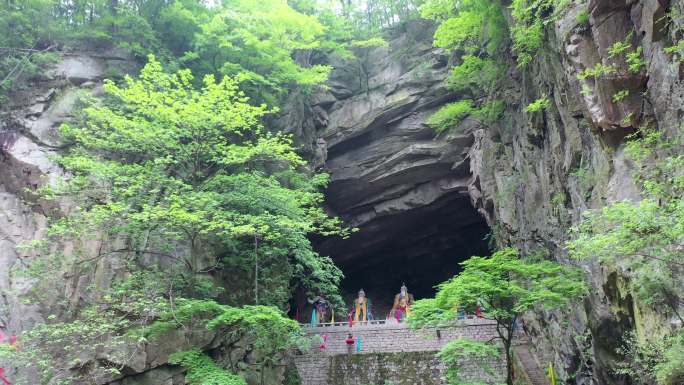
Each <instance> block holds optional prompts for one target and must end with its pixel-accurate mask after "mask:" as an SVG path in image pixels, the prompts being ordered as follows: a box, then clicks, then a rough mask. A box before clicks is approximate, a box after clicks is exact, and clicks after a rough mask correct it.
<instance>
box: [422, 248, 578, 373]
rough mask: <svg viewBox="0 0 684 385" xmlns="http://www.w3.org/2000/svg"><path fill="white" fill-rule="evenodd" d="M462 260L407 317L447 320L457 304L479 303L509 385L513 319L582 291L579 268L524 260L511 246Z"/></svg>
mask: <svg viewBox="0 0 684 385" xmlns="http://www.w3.org/2000/svg"><path fill="white" fill-rule="evenodd" d="M461 265H462V266H463V270H462V272H461V273H459V274H458V275H457V276H455V277H453V278H452V279H450V280H448V281H446V282H443V283H441V284H439V285H438V286H437V295H436V296H435V298H430V299H423V300H419V301H416V303H415V304H414V306H413V307H412V308H411V316H410V317H409V322H410V324H411V325H412V326H413V327H424V326H439V325H445V324H449V323H452V322H453V321H455V320H456V319H457V317H458V312H459V310H460V309H461V308H464V309H466V310H469V311H474V310H475V308H476V307H477V306H482V307H483V308H484V309H485V318H487V319H491V320H493V321H495V322H496V325H497V327H496V329H497V335H498V339H499V340H500V341H501V342H502V345H503V351H504V354H505V357H506V361H507V383H508V385H512V384H513V368H512V358H511V346H512V340H513V338H514V334H513V330H514V324H515V322H516V320H517V319H518V317H520V315H522V314H523V313H524V312H526V311H528V310H531V309H533V308H535V307H543V308H545V309H557V308H560V307H561V306H563V305H565V304H567V303H568V302H569V301H571V300H573V299H575V298H578V297H580V296H582V295H583V294H584V293H585V291H586V286H585V283H584V281H583V277H582V273H581V271H580V270H578V269H575V268H572V267H569V266H565V265H562V264H559V263H556V262H552V261H531V260H526V259H522V258H520V257H519V255H518V252H517V251H516V250H514V249H511V248H508V249H503V250H499V251H497V252H495V253H494V254H493V255H492V256H491V257H471V258H469V259H468V260H466V261H465V262H463V263H461ZM450 349H455V351H457V352H462V351H465V352H466V353H468V352H469V353H473V354H474V353H476V352H479V353H478V354H480V353H481V354H485V353H487V354H489V352H490V350H491V349H490V348H488V347H486V344H484V343H480V342H472V341H471V342H468V343H465V342H463V343H459V344H458V345H455V346H452V347H451V348H450ZM466 353H463V354H466ZM445 354H446V353H445ZM453 354H455V353H454V352H452V353H449V355H448V356H449V357H452V356H453ZM459 354H460V353H459ZM455 357H457V356H455ZM454 383H455V384H456V383H458V382H454Z"/></svg>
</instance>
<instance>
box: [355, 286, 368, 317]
mask: <svg viewBox="0 0 684 385" xmlns="http://www.w3.org/2000/svg"><path fill="white" fill-rule="evenodd" d="M367 312H368V298H366V293H365V292H364V291H363V289H361V290H359V296H358V297H357V298H356V299H355V300H354V322H359V319H360V320H361V321H364V322H365V321H368V317H367ZM362 314H363V316H361V315H362Z"/></svg>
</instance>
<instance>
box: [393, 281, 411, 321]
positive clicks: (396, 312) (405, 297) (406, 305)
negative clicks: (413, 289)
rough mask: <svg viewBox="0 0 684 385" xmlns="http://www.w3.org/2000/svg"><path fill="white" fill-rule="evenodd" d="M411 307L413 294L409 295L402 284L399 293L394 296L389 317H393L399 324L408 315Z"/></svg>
mask: <svg viewBox="0 0 684 385" xmlns="http://www.w3.org/2000/svg"><path fill="white" fill-rule="evenodd" d="M411 306H413V294H411V293H409V292H408V289H407V288H406V285H404V284H402V285H401V289H400V290H399V293H398V294H397V295H395V296H394V304H393V305H392V310H391V311H390V317H395V318H396V319H397V321H398V322H401V321H402V320H403V319H404V317H406V316H407V315H409V312H410V311H411Z"/></svg>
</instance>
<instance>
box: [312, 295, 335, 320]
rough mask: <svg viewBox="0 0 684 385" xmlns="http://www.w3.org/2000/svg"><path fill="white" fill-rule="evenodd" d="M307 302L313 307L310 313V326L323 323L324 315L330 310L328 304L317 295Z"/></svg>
mask: <svg viewBox="0 0 684 385" xmlns="http://www.w3.org/2000/svg"><path fill="white" fill-rule="evenodd" d="M308 301H309V303H310V304H312V305H313V310H312V312H311V324H312V325H316V324H322V323H324V322H325V318H326V314H327V313H328V309H329V308H330V303H329V302H328V301H326V299H325V298H323V297H322V296H320V295H317V296H316V297H314V299H310V300H308Z"/></svg>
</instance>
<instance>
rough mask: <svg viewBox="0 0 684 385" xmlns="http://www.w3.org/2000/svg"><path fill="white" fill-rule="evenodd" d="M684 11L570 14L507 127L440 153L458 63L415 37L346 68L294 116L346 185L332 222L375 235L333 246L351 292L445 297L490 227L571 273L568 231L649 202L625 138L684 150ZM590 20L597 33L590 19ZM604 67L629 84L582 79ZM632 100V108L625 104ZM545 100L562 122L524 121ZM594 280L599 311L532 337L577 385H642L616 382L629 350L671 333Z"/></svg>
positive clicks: (551, 324)
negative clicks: (446, 282) (633, 343)
mask: <svg viewBox="0 0 684 385" xmlns="http://www.w3.org/2000/svg"><path fill="white" fill-rule="evenodd" d="M683 4H684V3H682V2H681V1H672V2H667V1H657V0H642V1H627V0H614V1H594V0H591V1H589V2H588V4H572V5H570V6H569V7H567V8H565V9H564V10H563V11H562V12H561V13H560V15H559V17H558V18H557V19H555V20H554V22H553V23H550V24H549V25H548V26H547V27H546V30H545V31H546V33H547V36H548V41H547V43H546V45H545V46H544V48H543V49H542V50H541V51H540V52H539V55H538V57H537V58H536V60H534V61H533V62H532V63H531V64H530V65H529V66H528V67H526V68H525V69H519V68H516V66H515V63H514V61H513V59H512V58H511V59H510V61H509V64H510V65H509V68H510V69H509V72H508V74H507V80H506V86H505V87H504V89H502V90H501V91H500V93H499V95H498V97H499V98H500V99H502V100H505V101H506V103H507V109H506V112H505V114H504V117H503V118H502V119H501V121H499V122H498V123H496V124H493V125H490V126H484V125H481V124H479V123H477V122H475V121H473V120H468V119H466V120H465V121H464V122H463V123H461V126H460V127H457V128H455V129H454V130H453V131H452V132H458V133H461V134H449V135H445V136H442V137H437V138H434V134H433V133H432V130H431V129H429V128H428V127H427V125H426V124H425V122H426V119H427V117H428V116H429V115H430V113H432V112H433V111H434V110H435V109H436V107H438V106H439V105H440V104H443V103H445V102H447V101H449V100H451V99H452V98H456V97H457V95H451V94H449V93H448V92H447V91H446V90H445V89H444V88H443V87H444V86H443V83H442V80H443V79H444V76H445V70H446V68H445V66H446V64H447V62H448V59H449V58H448V57H445V56H444V53H443V52H441V51H440V50H437V49H434V48H431V47H430V45H429V43H430V36H429V35H430V32H431V29H430V28H429V27H427V26H426V25H425V24H420V23H410V24H409V25H407V26H406V27H405V29H406V31H404V32H405V34H404V33H400V34H399V36H394V37H392V38H391V39H390V44H389V46H388V47H377V48H373V49H369V50H368V51H367V52H362V54H361V55H359V57H360V59H359V62H356V63H345V64H343V65H338V66H337V69H336V70H335V71H334V72H333V75H332V79H331V81H330V91H329V92H327V93H324V94H320V95H316V97H315V98H314V100H313V101H312V102H311V103H310V105H309V106H308V109H307V108H299V109H290V110H289V111H290V115H288V116H287V117H288V119H287V122H288V123H289V126H288V127H289V128H291V129H292V130H293V131H294V132H297V133H298V135H299V137H300V138H303V139H304V143H305V145H308V147H309V148H310V149H311V152H312V154H313V155H314V156H315V157H316V159H317V163H318V164H319V165H322V166H323V167H324V168H325V169H326V170H327V171H328V172H330V174H331V183H330V186H329V188H328V193H327V195H328V202H329V205H330V208H331V210H332V211H333V212H334V213H336V214H338V215H340V216H341V217H342V218H344V219H345V220H347V221H348V222H349V223H350V224H352V225H354V226H357V227H358V228H359V229H360V231H359V232H358V233H356V234H355V235H353V236H352V237H351V238H350V239H349V240H322V241H320V242H319V243H318V245H319V250H320V251H321V252H323V253H327V254H330V255H332V256H333V257H334V258H335V260H336V261H338V262H339V263H340V264H341V265H342V266H343V268H344V270H345V272H346V274H347V275H348V277H349V278H348V279H347V281H346V289H347V290H348V291H353V290H356V289H358V288H359V287H361V286H364V285H365V286H374V287H375V288H378V289H379V290H376V293H378V294H382V295H384V294H385V291H387V290H390V289H389V287H391V285H398V283H399V281H401V280H405V281H409V282H410V283H411V284H413V285H414V286H416V287H418V288H419V291H420V294H427V293H429V290H428V289H429V288H425V287H421V285H420V283H419V282H423V283H425V282H429V284H430V285H432V284H434V283H435V282H438V281H440V280H441V279H442V278H443V277H444V276H445V275H449V274H450V273H453V272H454V271H455V270H456V268H455V267H454V266H455V263H456V262H457V261H458V260H459V259H461V258H463V257H465V256H467V255H472V254H478V253H479V252H481V251H482V249H483V248H484V245H483V244H482V243H481V242H479V240H480V239H482V237H483V235H484V234H486V233H487V232H488V231H489V230H488V229H487V228H486V227H485V226H484V225H483V223H482V221H481V219H484V220H485V221H486V223H487V225H488V226H490V228H491V229H492V233H493V235H494V236H495V237H496V239H497V240H498V241H499V244H501V245H512V246H516V247H518V248H520V249H521V250H522V251H523V252H525V253H543V254H546V255H550V256H551V257H553V258H556V259H559V260H566V251H565V250H564V244H565V242H566V241H567V239H568V230H569V228H570V227H571V226H572V225H573V224H576V223H578V222H579V220H580V219H581V214H582V212H583V211H585V210H587V209H591V208H600V207H602V206H604V205H605V204H607V203H610V202H614V201H620V200H625V199H628V200H638V199H640V195H639V190H638V188H637V187H636V186H635V183H634V181H633V177H632V172H633V168H634V165H633V164H632V163H631V161H630V160H629V159H627V158H626V156H625V155H624V150H623V148H624V138H625V136H626V135H628V134H630V133H633V132H634V131H635V130H636V128H637V127H640V126H643V125H645V124H651V125H653V126H655V127H657V128H658V129H659V130H661V131H663V132H667V133H668V134H669V135H670V136H672V137H679V138H681V137H682V127H681V122H682V116H683V115H684V99H683V97H684V85H683V84H682V75H683V72H684V71H683V70H682V65H681V63H678V62H675V61H673V58H672V57H671V56H669V55H666V54H665V53H664V50H663V48H664V47H666V46H668V45H672V43H673V41H676V40H677V39H679V38H681V36H680V35H681V33H680V32H679V31H680V28H681V27H682V26H681V25H678V24H677V23H678V22H681V20H679V21H677V20H678V19H677V18H674V21H673V22H671V23H669V24H668V23H666V22H665V20H667V19H666V18H664V17H663V16H664V15H665V14H666V13H667V12H672V13H673V14H675V15H677V14H681V12H682V7H683ZM587 11H588V14H589V22H588V23H585V22H582V21H581V19H582V18H581V17H578V15H580V14H581V13H584V12H587ZM616 42H628V43H630V44H631V45H632V47H634V48H633V49H637V47H641V49H642V50H643V60H644V61H645V63H644V66H643V67H642V68H640V69H639V70H637V71H629V70H628V69H627V67H628V66H627V63H626V62H625V61H624V59H620V58H616V57H611V55H610V54H609V52H608V50H609V48H610V47H611V46H612V45H613V44H614V43H616ZM597 64H603V65H614V66H615V67H616V68H618V70H617V72H615V73H611V74H608V75H606V76H599V77H596V78H591V77H590V78H586V79H584V80H579V79H578V75H579V74H580V73H581V72H582V71H584V70H586V69H588V68H594V67H595V66H596V65H597ZM622 90H627V91H628V94H627V97H625V98H623V99H622V100H617V101H616V100H614V99H613V95H615V94H616V93H617V92H619V91H622ZM545 96H546V97H548V98H549V99H550V101H551V102H552V106H551V107H550V108H548V109H547V110H546V111H543V112H539V113H527V112H525V111H524V107H525V106H527V105H528V104H529V103H531V102H533V101H535V100H537V99H538V98H542V97H545ZM293 111H298V114H294V113H293ZM296 116H299V117H300V118H301V117H304V118H305V119H303V120H302V119H300V120H298V119H296V118H295V117H296ZM306 118H308V120H307V119H306ZM307 140H308V142H307ZM470 205H472V206H473V207H475V208H476V210H477V213H478V214H479V215H476V212H475V211H473V210H472V209H471V208H470V207H469V206H470ZM570 263H572V262H570ZM582 266H583V268H584V269H585V270H586V271H587V272H588V273H589V277H590V279H591V281H592V285H593V289H592V294H591V295H590V296H589V298H588V299H587V300H586V301H585V302H584V303H583V304H577V306H576V308H575V309H571V310H569V311H564V312H559V313H548V314H547V313H538V314H530V315H529V316H528V317H526V319H525V323H524V324H525V325H524V327H525V330H526V331H527V332H528V333H529V334H530V335H531V336H532V337H533V338H534V339H535V342H536V344H535V345H536V346H538V347H539V349H538V351H537V354H538V355H539V357H540V359H541V360H542V361H544V362H548V361H555V362H556V364H557V365H556V367H557V368H560V371H561V372H562V373H560V375H561V378H564V379H569V378H574V379H575V381H576V382H577V383H578V384H622V383H627V382H625V381H627V380H625V379H623V378H621V377H619V376H616V375H615V374H614V371H613V368H614V365H615V362H616V361H617V360H618V359H619V357H617V355H616V353H615V349H616V347H617V346H618V344H619V341H620V339H621V338H622V335H623V334H624V333H625V332H627V331H629V330H633V329H635V328H636V329H637V330H642V331H643V330H644V328H645V327H646V325H647V324H648V325H661V326H662V327H667V325H668V324H669V322H670V320H669V319H663V318H662V317H661V316H659V315H657V314H655V313H654V312H653V311H652V310H649V309H648V308H647V307H645V306H644V305H643V304H639V303H635V302H634V301H633V300H632V297H631V295H629V293H628V292H627V291H625V290H624V287H625V282H626V280H627V279H628V276H627V273H626V272H623V271H613V270H610V269H606V268H605V267H602V266H600V265H598V264H594V263H583V265H582ZM411 284H409V288H411ZM367 292H368V290H367ZM373 294H374V293H371V296H372V295H373ZM635 313H638V314H641V315H642V316H641V318H640V319H635V316H634V314H635ZM570 331H572V332H570Z"/></svg>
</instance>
